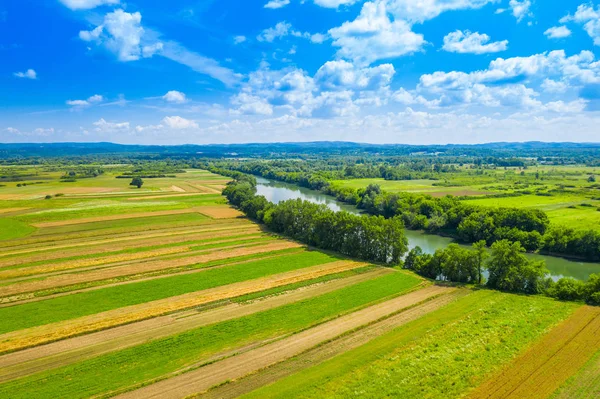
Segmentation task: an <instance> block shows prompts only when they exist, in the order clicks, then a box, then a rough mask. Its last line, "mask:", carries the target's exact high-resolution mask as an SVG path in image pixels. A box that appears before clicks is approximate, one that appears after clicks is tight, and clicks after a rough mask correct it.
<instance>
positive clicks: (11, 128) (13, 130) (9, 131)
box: [4, 126, 21, 134]
mask: <svg viewBox="0 0 600 399" xmlns="http://www.w3.org/2000/svg"><path fill="white" fill-rule="evenodd" d="M4 130H5V131H7V132H8V133H10V134H21V131H20V130H19V129H15V128H14V127H10V126H9V127H7V128H6V129H4Z"/></svg>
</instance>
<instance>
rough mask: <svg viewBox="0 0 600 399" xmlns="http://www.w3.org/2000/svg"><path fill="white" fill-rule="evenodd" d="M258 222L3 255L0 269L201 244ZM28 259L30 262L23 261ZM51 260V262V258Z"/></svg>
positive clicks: (252, 230)
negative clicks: (191, 232)
mask: <svg viewBox="0 0 600 399" xmlns="http://www.w3.org/2000/svg"><path fill="white" fill-rule="evenodd" d="M261 232H262V230H260V228H259V227H257V226H243V228H236V229H219V230H216V231H204V232H200V233H196V234H190V235H181V236H180V235H177V236H173V237H170V236H166V237H157V238H152V239H147V240H144V239H141V240H140V241H135V242H133V241H118V242H115V243H103V244H99V245H90V246H87V247H85V248H84V247H82V246H77V247H76V248H67V249H65V250H63V251H53V252H50V253H46V252H44V253H38V254H34V255H29V256H25V257H15V258H10V259H4V260H2V261H0V269H16V268H26V267H31V266H34V265H35V264H37V265H39V264H40V263H42V264H51V263H57V262H61V263H62V262H67V261H71V260H73V259H74V258H75V259H76V258H81V257H90V256H92V255H97V256H101V255H103V254H106V253H111V252H119V251H133V250H140V251H143V250H144V249H145V248H152V247H155V246H166V245H169V246H171V245H172V246H176V245H188V244H189V245H195V246H199V245H202V244H200V243H197V244H196V243H194V242H195V241H203V240H213V239H219V238H227V237H240V239H241V236H250V235H254V234H259V233H261ZM24 261H29V262H24ZM52 261H54V262H52Z"/></svg>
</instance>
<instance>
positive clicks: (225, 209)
mask: <svg viewBox="0 0 600 399" xmlns="http://www.w3.org/2000/svg"><path fill="white" fill-rule="evenodd" d="M196 209H198V212H200V213H201V214H203V215H206V216H209V217H211V218H213V219H232V218H238V217H242V216H244V214H243V213H242V212H240V211H238V210H237V209H233V208H232V207H230V206H201V207H198V208H196Z"/></svg>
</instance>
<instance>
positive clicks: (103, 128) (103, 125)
mask: <svg viewBox="0 0 600 399" xmlns="http://www.w3.org/2000/svg"><path fill="white" fill-rule="evenodd" d="M94 126H96V128H95V129H94V130H95V131H96V132H102V133H107V132H117V131H126V130H129V127H130V125H129V122H107V121H106V120H105V119H104V118H100V120H98V121H96V122H94Z"/></svg>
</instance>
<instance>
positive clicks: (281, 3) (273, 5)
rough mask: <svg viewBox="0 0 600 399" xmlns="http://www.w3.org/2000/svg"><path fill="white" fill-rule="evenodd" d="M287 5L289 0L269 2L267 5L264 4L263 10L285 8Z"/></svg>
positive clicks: (272, 0)
mask: <svg viewBox="0 0 600 399" xmlns="http://www.w3.org/2000/svg"><path fill="white" fill-rule="evenodd" d="M288 4H290V0H270V1H269V2H268V3H267V4H265V8H270V9H277V8H281V7H285V6H287V5H288Z"/></svg>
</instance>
